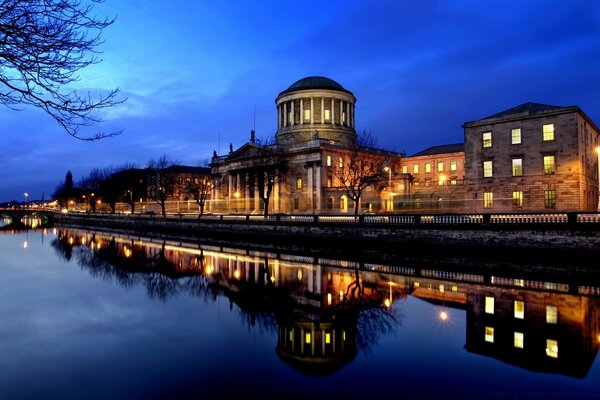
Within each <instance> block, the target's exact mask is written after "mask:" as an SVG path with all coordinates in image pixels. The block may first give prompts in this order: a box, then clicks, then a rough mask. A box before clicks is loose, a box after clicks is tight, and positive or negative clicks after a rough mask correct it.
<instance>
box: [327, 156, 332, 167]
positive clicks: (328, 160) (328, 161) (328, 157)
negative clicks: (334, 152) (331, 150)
mask: <svg viewBox="0 0 600 400" xmlns="http://www.w3.org/2000/svg"><path fill="white" fill-rule="evenodd" d="M327 166H328V167H331V156H327Z"/></svg>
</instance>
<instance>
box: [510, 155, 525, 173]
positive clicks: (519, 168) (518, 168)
mask: <svg viewBox="0 0 600 400" xmlns="http://www.w3.org/2000/svg"><path fill="white" fill-rule="evenodd" d="M512 176H523V159H522V158H513V159H512Z"/></svg>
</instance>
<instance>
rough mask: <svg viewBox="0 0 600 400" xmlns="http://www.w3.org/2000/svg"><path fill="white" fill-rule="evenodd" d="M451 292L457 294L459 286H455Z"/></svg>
mask: <svg viewBox="0 0 600 400" xmlns="http://www.w3.org/2000/svg"><path fill="white" fill-rule="evenodd" d="M451 290H452V293H457V292H458V286H456V285H453V286H452V289H451Z"/></svg>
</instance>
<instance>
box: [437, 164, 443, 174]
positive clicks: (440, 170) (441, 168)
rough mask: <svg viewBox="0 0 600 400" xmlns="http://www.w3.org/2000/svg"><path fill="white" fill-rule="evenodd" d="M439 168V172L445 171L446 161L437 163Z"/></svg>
mask: <svg viewBox="0 0 600 400" xmlns="http://www.w3.org/2000/svg"><path fill="white" fill-rule="evenodd" d="M437 170H438V172H444V163H443V162H439V163H437Z"/></svg>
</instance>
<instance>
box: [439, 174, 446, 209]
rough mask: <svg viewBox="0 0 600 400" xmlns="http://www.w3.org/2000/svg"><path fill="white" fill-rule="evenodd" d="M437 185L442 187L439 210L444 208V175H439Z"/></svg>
mask: <svg viewBox="0 0 600 400" xmlns="http://www.w3.org/2000/svg"><path fill="white" fill-rule="evenodd" d="M438 179H439V183H440V186H442V197H441V198H440V208H444V183H445V182H446V175H440V177H439V178H438Z"/></svg>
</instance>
